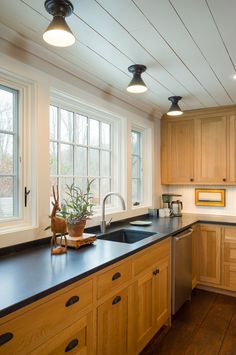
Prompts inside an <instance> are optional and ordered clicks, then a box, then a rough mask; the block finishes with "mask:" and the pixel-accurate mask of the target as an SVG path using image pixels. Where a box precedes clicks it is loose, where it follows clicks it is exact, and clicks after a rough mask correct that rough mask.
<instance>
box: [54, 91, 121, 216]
mask: <svg viewBox="0 0 236 355" xmlns="http://www.w3.org/2000/svg"><path fill="white" fill-rule="evenodd" d="M50 94H51V95H50V96H51V98H50V105H55V106H57V107H59V108H64V109H67V110H71V111H73V112H78V113H79V114H81V115H84V116H86V117H88V118H92V119H98V120H101V121H102V122H104V123H108V124H110V125H111V126H112V130H111V131H112V134H111V142H112V145H111V150H112V154H111V176H112V177H113V179H112V191H115V192H120V193H121V194H122V195H123V196H124V197H126V191H125V189H124V184H122V180H123V179H122V176H121V174H122V173H121V170H123V169H122V168H121V164H122V163H121V158H122V156H121V152H122V148H121V146H122V140H121V132H122V118H121V117H119V115H114V114H112V113H110V112H108V111H105V110H102V109H98V108H97V107H94V106H92V105H90V104H87V103H84V102H82V101H80V100H79V99H77V98H76V97H74V96H71V95H68V94H65V93H64V92H61V91H59V90H56V89H52V90H51V93H50ZM114 162H116V164H114ZM119 202H120V201H119V200H118V199H116V198H114V199H113V200H112V205H111V206H107V207H106V213H107V214H108V215H109V214H112V213H117V212H120V211H121V207H120V203H119ZM100 216H101V206H98V207H96V208H94V214H93V217H92V219H94V220H96V219H97V218H98V217H100Z"/></svg>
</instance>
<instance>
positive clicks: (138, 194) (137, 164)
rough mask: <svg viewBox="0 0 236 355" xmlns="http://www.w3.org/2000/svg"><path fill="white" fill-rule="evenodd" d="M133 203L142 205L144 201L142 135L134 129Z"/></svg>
mask: <svg viewBox="0 0 236 355" xmlns="http://www.w3.org/2000/svg"><path fill="white" fill-rule="evenodd" d="M131 149H132V155H131V158H132V203H133V206H138V205H140V202H141V201H142V136H141V132H138V131H134V130H132V132H131Z"/></svg>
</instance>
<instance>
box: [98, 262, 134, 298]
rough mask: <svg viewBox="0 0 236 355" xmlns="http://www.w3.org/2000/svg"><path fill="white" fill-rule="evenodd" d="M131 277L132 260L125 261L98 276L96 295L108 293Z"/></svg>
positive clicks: (100, 295)
mask: <svg viewBox="0 0 236 355" xmlns="http://www.w3.org/2000/svg"><path fill="white" fill-rule="evenodd" d="M131 278H132V262H131V260H129V261H126V262H124V263H122V264H120V265H119V266H116V267H114V268H112V269H110V270H108V271H105V272H104V273H103V274H101V275H99V276H98V280H97V297H98V299H99V298H101V297H102V296H105V295H107V294H109V293H110V292H111V291H113V290H114V289H116V287H118V286H120V285H122V284H123V283H124V282H126V281H129V280H131Z"/></svg>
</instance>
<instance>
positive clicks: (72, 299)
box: [66, 296, 79, 307]
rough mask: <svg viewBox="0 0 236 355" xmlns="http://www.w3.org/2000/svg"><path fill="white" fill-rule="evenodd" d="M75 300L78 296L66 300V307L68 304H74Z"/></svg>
mask: <svg viewBox="0 0 236 355" xmlns="http://www.w3.org/2000/svg"><path fill="white" fill-rule="evenodd" d="M77 302H79V296H72V297H71V298H69V299H68V301H67V302H66V307H70V306H72V305H73V304H75V303H77Z"/></svg>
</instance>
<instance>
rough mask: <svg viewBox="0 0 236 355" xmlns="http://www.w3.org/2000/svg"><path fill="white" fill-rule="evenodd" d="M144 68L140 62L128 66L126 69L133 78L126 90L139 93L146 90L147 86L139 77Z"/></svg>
mask: <svg viewBox="0 0 236 355" xmlns="http://www.w3.org/2000/svg"><path fill="white" fill-rule="evenodd" d="M146 69H147V67H146V66H145V65H142V64H134V65H131V66H130V67H128V71H129V72H130V73H132V74H133V79H132V80H131V82H130V83H129V85H128V87H127V89H126V90H127V91H128V92H132V93H134V94H139V93H142V92H145V91H147V87H146V85H145V83H144V81H143V79H142V78H141V74H142V73H144V72H145V70H146Z"/></svg>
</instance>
